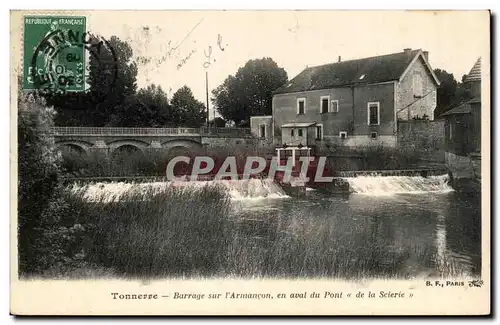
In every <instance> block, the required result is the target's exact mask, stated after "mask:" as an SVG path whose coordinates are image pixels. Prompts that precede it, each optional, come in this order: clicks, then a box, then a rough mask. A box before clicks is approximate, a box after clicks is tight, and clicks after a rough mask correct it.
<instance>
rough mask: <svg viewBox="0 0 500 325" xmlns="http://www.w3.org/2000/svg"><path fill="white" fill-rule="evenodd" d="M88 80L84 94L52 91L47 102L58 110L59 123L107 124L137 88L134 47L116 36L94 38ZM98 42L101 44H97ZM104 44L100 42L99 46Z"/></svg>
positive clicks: (68, 124) (63, 124) (65, 124)
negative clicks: (104, 39)
mask: <svg viewBox="0 0 500 325" xmlns="http://www.w3.org/2000/svg"><path fill="white" fill-rule="evenodd" d="M90 44H93V46H92V47H91V50H90V51H91V52H92V53H93V54H92V55H90V56H89V57H90V59H89V63H88V64H89V67H88V69H89V74H88V83H89V86H90V88H89V90H88V91H86V92H83V93H65V94H48V95H47V96H46V99H47V103H48V104H49V105H53V106H54V107H55V109H56V111H57V113H58V114H57V116H56V119H55V122H56V125H59V126H105V125H107V124H108V123H109V120H110V117H111V116H112V115H113V114H115V112H116V111H118V110H119V109H120V106H121V105H122V104H123V103H125V101H126V100H127V99H128V97H129V96H132V95H134V94H135V92H136V89H137V64H136V63H135V62H133V61H132V56H133V52H132V48H131V47H130V45H129V44H128V43H126V42H124V41H122V40H120V39H119V38H118V37H116V36H112V37H111V38H110V39H109V41H108V42H107V43H105V42H103V41H102V39H100V38H98V37H97V36H93V37H92V38H91V41H90ZM96 44H97V45H96ZM99 44H100V45H99Z"/></svg>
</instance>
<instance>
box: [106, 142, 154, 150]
mask: <svg viewBox="0 0 500 325" xmlns="http://www.w3.org/2000/svg"><path fill="white" fill-rule="evenodd" d="M120 147H132V148H136V149H139V150H140V151H141V152H144V150H145V149H146V148H147V147H149V143H146V142H144V141H140V140H133V139H124V140H116V141H113V142H110V143H108V148H109V153H113V152H114V151H115V150H116V149H119V148H120Z"/></svg>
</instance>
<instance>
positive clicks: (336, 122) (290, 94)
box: [252, 49, 439, 147]
mask: <svg viewBox="0 0 500 325" xmlns="http://www.w3.org/2000/svg"><path fill="white" fill-rule="evenodd" d="M438 85H439V81H438V80H437V78H436V76H435V74H434V73H433V71H432V68H431V66H430V64H429V62H428V53H427V52H424V51H422V50H411V49H405V50H404V51H403V52H399V53H393V54H388V55H382V56H376V57H370V58H364V59H358V60H349V61H340V60H339V62H336V63H331V64H326V65H322V66H317V67H310V68H306V69H305V70H304V71H302V72H301V73H300V74H298V75H297V76H296V77H295V78H293V79H292V80H290V81H289V82H288V83H286V84H285V85H284V86H282V87H280V88H279V89H277V90H276V91H275V92H274V95H273V102H272V116H271V117H267V118H268V119H269V120H270V121H271V122H270V123H271V124H272V128H273V132H272V133H271V134H272V137H273V143H274V144H275V145H278V146H279V145H286V146H316V147H318V146H323V145H326V144H336V145H346V146H366V145H379V144H383V145H386V146H395V145H396V143H397V131H398V126H397V122H398V120H413V119H430V120H432V119H433V118H434V116H433V111H434V108H435V107H436V100H437V99H436V98H437V96H436V91H437V86H438ZM253 128H254V126H252V129H253Z"/></svg>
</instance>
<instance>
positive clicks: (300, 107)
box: [297, 98, 306, 114]
mask: <svg viewBox="0 0 500 325" xmlns="http://www.w3.org/2000/svg"><path fill="white" fill-rule="evenodd" d="M305 113H306V99H305V98H298V99H297V114H305Z"/></svg>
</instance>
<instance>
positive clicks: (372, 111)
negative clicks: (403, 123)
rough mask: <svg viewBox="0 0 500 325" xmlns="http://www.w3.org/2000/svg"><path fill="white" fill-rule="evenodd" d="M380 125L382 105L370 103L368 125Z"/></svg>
mask: <svg viewBox="0 0 500 325" xmlns="http://www.w3.org/2000/svg"><path fill="white" fill-rule="evenodd" d="M379 124H380V103H379V102H370V103H368V125H379Z"/></svg>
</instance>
